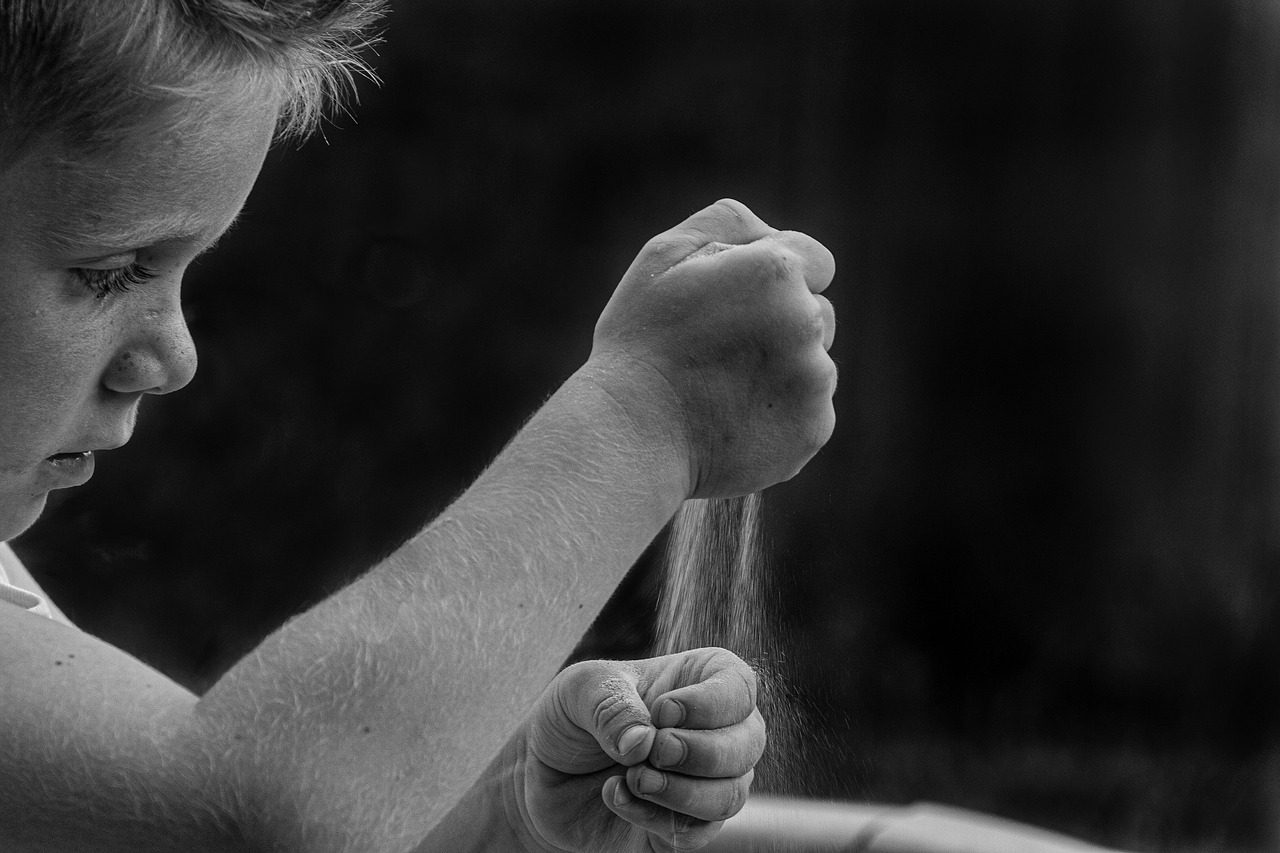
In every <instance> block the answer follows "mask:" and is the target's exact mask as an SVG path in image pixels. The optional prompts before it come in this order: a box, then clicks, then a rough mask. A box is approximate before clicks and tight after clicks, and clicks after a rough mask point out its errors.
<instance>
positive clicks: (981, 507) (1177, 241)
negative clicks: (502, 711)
mask: <svg viewBox="0 0 1280 853" xmlns="http://www.w3.org/2000/svg"><path fill="white" fill-rule="evenodd" d="M388 26H389V29H388V31H387V36H386V41H385V43H383V44H382V45H381V46H380V47H379V48H378V51H377V56H375V57H373V60H374V64H375V66H376V68H377V70H378V73H379V74H380V75H381V77H382V78H383V80H384V82H383V84H382V85H381V86H380V87H375V86H372V85H365V84H362V85H361V86H360V95H361V104H360V105H359V107H358V108H356V109H354V117H341V116H340V117H338V118H337V119H336V121H335V122H334V123H333V124H331V125H330V126H328V127H327V128H326V130H325V132H324V134H323V136H317V137H316V138H314V139H313V140H311V141H310V142H308V143H307V144H306V145H305V146H302V147H301V148H300V149H299V150H278V151H276V152H274V153H273V154H272V156H271V157H270V158H269V161H268V165H267V167H266V170H265V172H264V174H263V177H262V179H261V181H260V182H259V185H258V187H257V189H256V190H255V192H254V194H253V196H252V197H251V198H250V200H249V205H248V208H247V211H246V213H245V216H244V218H243V221H242V223H241V224H240V226H239V227H238V228H237V229H236V230H235V231H234V232H233V233H232V234H230V235H228V237H227V238H226V240H225V241H224V242H223V244H222V246H221V247H220V248H219V250H218V251H217V252H215V253H213V254H212V255H210V256H206V258H204V259H202V260H201V261H200V262H199V263H198V265H197V266H196V267H194V268H193V269H192V270H191V272H190V274H189V277H188V285H187V292H188V295H189V319H190V325H191V328H192V331H193V334H194V336H195V338H196V340H197V343H198V344H199V346H200V350H201V366H200V372H199V375H198V376H197V377H196V379H195V381H194V382H193V383H192V385H191V386H190V387H189V388H188V389H187V390H185V391H184V392H183V393H181V394H178V395H176V396H173V397H170V398H166V399H164V400H151V401H148V403H147V405H145V406H144V408H145V409H146V411H145V412H144V417H143V419H142V423H141V426H140V428H139V430H138V434H137V436H136V438H135V440H134V441H133V442H132V443H131V444H130V445H129V447H128V448H126V449H124V450H121V451H117V452H115V453H112V454H109V455H107V456H105V457H104V458H103V459H101V460H100V462H99V469H98V470H99V472H98V475H97V476H96V477H95V479H94V480H93V482H92V484H91V485H90V486H88V487H86V488H83V489H79V490H76V491H74V492H70V493H65V492H64V493H59V494H58V498H57V500H56V502H55V503H54V504H53V505H52V508H51V510H50V512H49V513H48V514H47V516H46V518H45V519H44V520H43V521H42V522H41V523H40V524H39V525H38V526H37V527H36V528H34V529H33V530H31V531H30V532H29V533H28V534H27V535H25V536H24V537H22V539H21V540H19V541H18V542H17V543H15V544H16V548H17V550H18V551H19V553H20V554H21V555H22V556H23V557H24V558H25V559H26V560H27V561H28V562H29V564H30V565H31V567H32V569H33V570H34V571H35V572H36V573H37V575H38V576H39V577H40V578H41V580H42V581H43V582H44V583H45V584H46V588H48V589H49V590H50V591H51V593H53V595H54V597H55V598H56V600H57V601H58V602H59V604H61V605H62V606H63V607H64V609H65V610H66V611H67V612H68V613H69V614H70V615H71V616H72V618H73V619H75V620H76V621H77V622H78V623H80V624H81V625H82V626H84V627H85V628H87V629H88V630H90V631H92V632H94V633H96V634H98V635H100V636H102V637H104V638H106V639H108V640H110V641H111V642H113V643H116V644H117V645H120V646H122V647H124V648H125V649H127V650H129V651H131V652H133V653H134V654H136V655H138V656H139V657H141V658H143V659H145V660H147V661H149V662H150V663H152V664H153V665H155V666H158V667H159V668H161V669H162V670H164V671H165V672H167V673H169V674H170V675H172V676H173V677H174V678H176V679H177V680H178V681H180V682H182V683H184V684H187V685H189V686H190V687H192V688H193V689H196V690H200V689H202V688H204V687H205V686H207V685H208V684H210V683H211V682H212V681H213V680H214V679H216V678H217V677H218V675H219V674H220V673H221V672H222V671H223V670H225V669H226V668H227V667H228V666H230V665H231V664H232V663H233V662H234V661H235V660H236V659H237V657H238V656H240V655H241V654H243V653H244V652H245V651H246V650H247V649H248V648H249V647H251V646H252V645H253V644H254V643H255V642H256V641H257V640H258V639H259V638H261V637H262V636H263V635H264V634H265V633H266V632H268V631H270V630H271V629H272V628H274V627H275V626H276V625H278V624H279V623H280V622H282V621H283V620H284V619H286V618H287V617H288V616H289V615H290V614H292V613H294V612H296V611H297V610H298V609H300V608H302V607H304V606H306V605H307V604H308V603H310V602H313V601H315V600H317V599H318V598H320V597H322V596H323V595H325V594H327V593H329V592H332V591H333V590H335V589H337V588H339V587H340V586H341V585H342V584H344V583H345V582H347V581H349V580H350V579H351V578H352V577H353V576H354V575H355V574H356V573H357V572H359V571H361V570H362V569H364V568H366V567H367V566H368V565H370V564H371V562H372V561H373V560H375V559H376V558H377V557H378V556H380V555H381V554H383V553H385V552H387V551H388V550H390V549H391V548H393V547H394V546H395V545H396V544H397V543H398V542H399V541H401V540H402V539H404V538H405V537H407V536H408V535H410V534H411V533H412V532H414V531H415V530H416V529H417V528H418V527H419V526H420V525H421V524H422V523H423V522H424V521H426V520H427V519H428V518H430V517H431V516H432V515H433V514H434V513H435V512H437V511H439V510H440V509H441V508H442V507H443V506H444V505H445V504H446V503H447V502H448V501H449V500H450V499H451V498H452V497H453V496H455V495H456V494H458V493H459V491H461V490H462V489H463V488H464V487H465V485H466V484H467V482H468V481H469V479H471V478H472V477H474V476H475V475H476V474H477V473H478V472H479V471H480V469H481V468H482V467H483V465H484V464H485V463H486V461H487V460H488V459H489V458H490V457H491V456H492V455H493V454H494V453H495V452H496V451H497V450H498V449H500V447H501V445H502V444H503V442H504V441H505V439H506V438H507V437H509V436H510V435H511V434H512V433H513V432H514V430H515V429H517V428H518V426H519V425H520V423H521V422H522V421H523V419H524V418H525V417H526V416H527V415H528V414H529V413H530V412H531V411H532V410H533V409H534V408H535V407H536V406H537V405H538V404H539V402H540V401H541V400H542V399H544V398H545V397H546V396H547V395H548V394H549V393H550V392H551V391H552V390H553V389H554V388H555V387H556V385H557V384H558V383H559V382H561V381H562V380H563V379H564V378H565V377H566V376H568V374H569V373H571V372H572V371H573V369H574V368H575V367H576V366H577V365H579V364H580V363H581V362H582V360H583V359H584V357H585V356H586V354H587V352H588V349H589V345H590V336H591V330H592V324H593V322H594V319H595V317H596V315H597V313H598V312H599V310H600V309H601V308H602V307H603V305H604V303H605V301H606V299H607V298H608V296H609V293H610V291H611V289H612V286H613V284H614V283H615V282H616V281H617V280H618V278H619V277H620V276H621V274H622V272H623V271H624V270H625V268H626V266H627V264H628V263H629V262H630V260H631V258H632V257H633V256H634V254H635V253H636V251H637V250H638V249H639V248H640V246H641V245H642V244H643V243H644V241H645V240H646V239H647V238H648V237H649V236H651V235H652V234H654V233H656V232H658V231H660V230H663V229H665V228H667V227H668V226H670V225H672V224H674V223H675V222H677V221H679V220H680V219H683V218H684V217H685V216H686V215H688V214H689V213H691V212H692V211H694V210H696V209H698V208H701V207H703V206H704V205H706V204H708V203H710V202H711V201H713V200H715V199H716V198H719V197H722V196H733V197H736V198H738V199H741V200H742V201H744V202H746V203H747V204H748V205H750V206H751V207H752V208H753V209H754V210H755V211H756V212H757V213H758V214H759V215H760V216H761V217H763V218H764V219H765V220H766V221H768V222H770V223H772V224H775V225H777V226H780V227H786V228H792V229H797V230H804V231H807V232H809V233H811V234H813V235H814V236H816V237H818V238H819V239H821V240H822V241H823V242H825V243H826V244H827V245H828V246H829V247H830V248H831V249H832V251H833V252H834V253H835V255H836V257H837V260H838V262H839V265H840V267H839V272H838V275H837V279H836V282H835V284H834V285H833V287H832V289H831V291H830V296H831V298H832V300H833V301H834V303H835V305H836V308H837V311H838V314H839V317H840V322H841V326H840V333H839V336H838V337H837V341H836V344H835V347H834V349H833V355H834V356H835V358H836V359H837V361H838V363H839V364H840V367H841V371H842V373H841V384H840V390H839V394H838V398H837V404H838V408H839V416H840V424H839V427H838V430H837V434H836V436H835V438H834V439H833V440H832V442H831V443H830V445H829V446H828V447H827V448H826V449H825V450H823V452H822V453H821V454H820V455H819V456H818V457H817V458H816V459H815V461H814V462H813V463H812V464H811V465H810V466H809V468H808V469H807V470H806V471H804V472H803V473H802V474H801V475H800V476H799V477H797V478H796V479H795V480H793V481H792V482H790V483H787V484H785V485H782V486H779V487H777V488H775V489H772V490H770V492H769V493H768V494H767V495H766V504H765V512H766V518H767V520H766V527H767V534H768V541H769V549H770V554H771V565H772V566H773V568H774V571H775V573H774V575H773V587H774V590H775V593H774V595H775V600H774V601H772V602H771V603H770V604H771V606H770V609H771V610H775V611H776V613H775V615H774V616H773V617H771V618H773V619H775V621H776V636H777V637H778V638H779V644H780V658H779V660H778V661H776V662H775V663H776V664H777V665H778V667H779V668H780V669H782V670H783V671H784V672H785V673H786V674H787V676H788V678H789V683H790V687H789V688H788V689H789V691H790V693H791V696H792V701H793V702H794V704H795V707H796V708H797V709H798V713H800V714H801V715H802V717H803V719H804V724H803V725H804V726H805V728H806V736H805V742H806V743H807V744H808V748H807V749H806V750H805V755H804V757H803V760H802V761H800V762H799V769H797V770H796V771H795V772H793V774H792V776H791V778H788V779H786V780H775V783H774V784H775V787H780V788H784V789H786V790H787V792H789V793H803V794H808V795H812V796H824V797H841V798H850V799H855V800H860V801H874V802H886V803H908V802H912V801H915V800H920V799H927V800H932V801H935V802H943V803H951V804H955V805H960V806H966V807H970V808H976V809H981V810H984V811H988V812H991V813H994V814H998V815H1002V816H1005V817H1009V818H1014V819H1017V820H1023V821H1028V822H1032V823H1036V824H1040V825H1043V826H1046V827H1050V828H1053V829H1057V830H1060V831H1063V832H1068V833H1071V834H1074V835H1076V836H1079V837H1081V838H1084V839H1087V840H1091V841H1094V842H1099V843H1106V844H1111V845H1116V846H1122V847H1126V848H1130V849H1133V850H1139V851H1191V850H1196V851H1261V850H1274V849H1280V748H1278V744H1280V725H1278V723H1280V689H1278V683H1280V682H1278V678H1280V618H1278V617H1280V613H1278V612H1277V611H1278V610H1280V564H1278V563H1280V505H1278V504H1280V467H1278V461H1280V459H1278V453H1280V442H1278V439H1280V411H1278V410H1277V402H1278V398H1277V390H1280V347H1278V344H1280V334H1278V333H1280V251H1278V249H1280V192H1278V191H1280V3H1278V2H1276V0H1266V1H1265V2H1263V0H1259V2H1246V0H1171V2H1164V3H1159V4H1156V3H1148V2H1142V1H1141V0H1078V2H1066V0H1057V2H1055V0H1045V1H1044V2H1026V0H1005V2H991V0H946V2H944V0H932V1H931V2H924V0H734V2H726V0H703V2H698V3H691V2H676V0H643V2H642V0H611V2H608V3H601V2H587V0H543V2H539V3H528V2H515V0H422V2H417V3H410V2H407V0H400V2H396V3H394V4H393V12H392V14H391V16H390V18H389V20H388ZM652 563H653V561H652V560H650V559H646V560H645V561H642V563H641V564H640V565H638V566H637V568H636V570H635V571H634V572H633V573H632V576H631V578H630V579H629V581H628V583H627V584H626V585H625V586H624V587H623V588H622V590H620V592H619V594H618V595H617V596H616V598H615V601H614V602H613V604H612V605H611V606H610V608H609V610H608V611H607V612H606V613H605V615H604V616H603V617H602V618H601V620H600V622H599V625H598V627H597V629H596V630H595V631H594V632H593V634H592V635H591V636H590V637H588V638H587V640H586V641H584V646H583V649H582V653H583V654H588V653H589V654H603V655H613V656H625V655H640V654H644V652H645V649H646V648H647V645H648V643H649V640H650V637H649V632H651V630H652V620H651V613H652V602H653V596H654V592H655V589H656V586H657V580H656V579H655V576H654V571H653V566H652Z"/></svg>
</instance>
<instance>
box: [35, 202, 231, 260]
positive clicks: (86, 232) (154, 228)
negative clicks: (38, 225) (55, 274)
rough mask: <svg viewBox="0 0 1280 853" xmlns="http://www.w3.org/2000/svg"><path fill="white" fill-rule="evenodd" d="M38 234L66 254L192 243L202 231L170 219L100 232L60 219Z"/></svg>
mask: <svg viewBox="0 0 1280 853" xmlns="http://www.w3.org/2000/svg"><path fill="white" fill-rule="evenodd" d="M242 212H243V211H238V212H237V213H236V215H235V218H233V219H232V220H231V222H230V223H228V224H227V227H226V228H224V229H223V230H222V232H221V233H220V234H218V235H217V236H216V237H214V238H213V240H212V241H211V242H210V243H209V245H208V246H205V247H204V248H203V249H201V250H200V254H204V253H205V252H208V251H209V250H211V249H212V248H213V247H214V246H216V245H218V243H219V242H220V241H221V240H222V238H223V237H225V236H226V235H227V234H228V233H230V232H231V230H232V229H233V228H235V226H236V225H237V224H238V223H239V221H240V215H241V213H242ZM40 233H41V236H42V238H43V239H44V242H45V243H47V244H48V245H49V246H51V247H52V248H55V249H58V250H60V251H65V252H72V251H79V250H81V249H82V248H84V247H85V246H94V247H101V248H103V249H109V250H114V251H126V250H131V249H139V248H144V247H146V246H154V245H156V244H158V243H174V242H182V243H195V242H198V241H200V240H202V239H204V232H203V231H202V230H201V229H198V228H190V227H185V226H181V225H180V226H178V227H176V228H175V227H174V225H173V222H172V220H155V221H150V222H143V223H141V224H138V225H133V226H131V227H129V228H125V229H121V230H119V231H110V230H101V231H99V230H94V229H93V228H92V227H89V228H85V227H83V226H80V225H78V224H76V223H74V222H68V221H65V220H63V221H58V222H54V223H50V224H48V225H47V226H46V227H45V228H43V229H41V232H40Z"/></svg>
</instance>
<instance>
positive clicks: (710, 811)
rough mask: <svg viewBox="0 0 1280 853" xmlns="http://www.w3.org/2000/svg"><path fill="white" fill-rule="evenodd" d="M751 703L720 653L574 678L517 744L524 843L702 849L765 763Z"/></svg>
mask: <svg viewBox="0 0 1280 853" xmlns="http://www.w3.org/2000/svg"><path fill="white" fill-rule="evenodd" d="M755 701H756V682H755V675H754V673H753V672H752V671H751V668H750V667H748V666H747V665H746V664H745V663H743V662H742V661H741V660H740V659H739V658H738V657H737V656H735V655H733V654H732V653H730V652H727V651H725V650H723V649H697V650H694V651H689V652H681V653H679V654H674V655H667V656H665V657H660V658H653V659H650V660H642V661H588V662H585V663H580V664H576V665H574V666H572V667H569V668H568V669H566V670H565V671H564V672H562V673H561V674H560V675H559V676H558V677H557V678H556V679H555V681H553V682H552V684H551V686H550V687H549V688H548V689H547V691H546V693H544V694H543V696H542V698H541V700H540V701H539V703H538V706H537V708H536V709H535V711H534V714H533V716H532V717H531V718H530V719H529V721H528V722H527V723H526V725H525V727H524V728H523V729H522V730H521V733H520V734H519V735H518V736H517V738H516V740H515V741H514V743H513V746H514V747H515V750H516V756H515V758H516V760H515V778H514V782H515V784H514V791H515V794H514V799H515V804H516V810H517V811H518V813H519V816H520V820H521V821H522V822H523V823H524V827H525V829H526V831H527V835H529V836H532V838H533V839H534V842H535V843H536V844H537V845H539V846H540V847H541V848H543V849H545V850H549V851H557V853H559V852H560V851H564V852H565V853H588V852H589V853H596V851H601V850H609V851H619V853H670V851H675V850H680V851H688V850H694V849H697V848H699V847H702V846H704V845H705V844H707V843H708V842H710V841H711V839H712V838H713V837H714V836H715V834H716V832H717V831H718V830H719V828H720V825H721V823H722V822H723V821H724V820H725V819H727V818H729V817H732V816H733V815H734V814H736V813H737V812H738V810H739V809H741V808H742V806H743V804H744V803H745V802H746V798H747V791H748V788H749V787H750V785H751V778H752V775H753V767H754V766H755V764H756V762H757V761H758V760H759V759H760V756H761V754H762V753H763V751H764V743H765V727H764V721H763V719H762V718H761V716H760V712H759V711H758V710H757V709H756V706H755Z"/></svg>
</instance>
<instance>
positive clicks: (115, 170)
mask: <svg viewBox="0 0 1280 853" xmlns="http://www.w3.org/2000/svg"><path fill="white" fill-rule="evenodd" d="M198 107H199V109H198V110H192V111H191V115H190V117H189V118H187V119H186V120H184V121H182V122H180V123H177V124H176V125H172V126H163V127H161V126H154V125H153V126H149V127H141V128H138V129H137V130H135V131H132V132H130V133H127V134H125V135H124V136H123V137H121V139H120V140H119V142H117V143H116V144H114V145H113V146H112V147H111V148H110V149H109V150H106V151H100V152H95V153H93V154H92V155H84V154H78V153H76V152H74V151H70V150H68V149H66V148H65V147H59V146H56V145H46V146H44V147H39V148H37V149H36V150H33V151H32V152H31V154H30V156H29V157H27V158H25V159H24V160H23V161H20V162H19V163H18V164H16V165H15V167H13V168H12V169H10V170H9V171H8V172H6V173H5V174H4V175H3V176H0V192H3V193H4V194H5V195H6V196H7V197H8V199H7V200H9V201H15V202H17V203H18V204H20V205H21V208H22V210H24V211H25V212H26V216H25V224H26V225H27V226H28V227H27V228H25V229H23V230H24V231H26V232H27V234H28V238H29V239H32V240H35V241H37V242H39V243H40V244H41V247H42V248H46V249H52V250H63V251H69V252H77V251H85V250H88V249H102V250H104V251H105V250H115V251H119V250H124V249H133V248H139V247H143V246H149V245H153V244H155V243H158V242H163V241H166V240H177V239H184V240H191V241H199V240H204V241H208V240H212V239H213V238H215V237H216V236H217V235H218V234H220V233H221V232H222V230H224V229H225V228H226V226H227V225H228V224H229V223H230V221H231V219H232V218H233V217H234V216H235V213H236V212H237V211H238V210H239V208H240V206H241V204H243V202H244V197H245V196H246V195H247V194H248V192H249V189H250V188H251V187H252V185H253V181H254V179H255V178H256V176H257V173H258V169H259V168H260V167H261V164H262V159H263V157H264V156H265V153H266V150H267V147H268V146H269V144H270V141H271V137H272V133H273V131H274V127H275V120H276V104H275V102H274V101H273V100H268V99H262V98H256V99H255V98H251V97H230V96H227V97H223V98H215V99H208V100H206V101H202V102H201V104H199V105H198Z"/></svg>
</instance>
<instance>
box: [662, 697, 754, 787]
mask: <svg viewBox="0 0 1280 853" xmlns="http://www.w3.org/2000/svg"><path fill="white" fill-rule="evenodd" d="M764 747H765V724H764V718H763V717H761V716H760V712H759V711H753V712H752V713H751V716H750V717H748V718H747V719H746V720H744V721H742V722H741V723H738V724H737V725H734V726H729V727H728V728H723V729H709V730H704V729H662V730H661V731H660V732H658V735H657V737H656V738H655V739H654V741H653V749H651V750H650V751H649V763H650V764H652V765H653V766H654V767H656V768H658V769H660V770H675V771H679V772H680V773H682V774H684V775H685V776H701V777H706V778H732V777H735V776H742V775H743V774H745V773H747V772H748V771H749V770H751V768H753V767H755V765H756V762H757V761H759V760H760V756H761V755H763V754H764Z"/></svg>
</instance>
